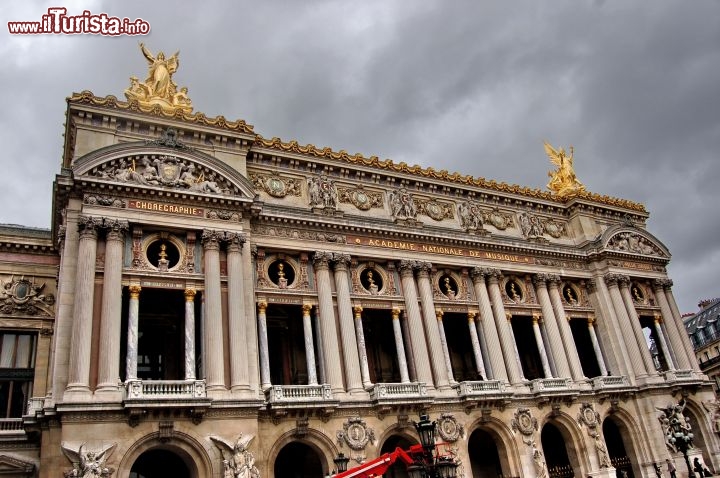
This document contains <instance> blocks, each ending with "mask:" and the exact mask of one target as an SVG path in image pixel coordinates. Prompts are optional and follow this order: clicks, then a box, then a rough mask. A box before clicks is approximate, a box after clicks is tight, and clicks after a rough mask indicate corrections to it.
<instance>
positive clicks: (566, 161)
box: [544, 141, 585, 198]
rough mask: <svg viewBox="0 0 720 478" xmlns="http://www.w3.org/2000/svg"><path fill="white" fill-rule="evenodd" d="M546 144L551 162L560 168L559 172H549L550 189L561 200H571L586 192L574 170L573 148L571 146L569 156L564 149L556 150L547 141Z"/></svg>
mask: <svg viewBox="0 0 720 478" xmlns="http://www.w3.org/2000/svg"><path fill="white" fill-rule="evenodd" d="M544 143H545V153H546V154H547V155H548V157H549V158H550V162H551V163H553V164H554V165H555V166H557V167H558V169H557V170H555V171H550V172H548V176H549V177H550V182H549V183H548V185H547V187H548V189H549V190H550V191H552V193H553V194H555V195H556V196H558V197H559V198H569V197H571V196H575V195H577V194H578V193H581V192H585V186H584V185H583V183H581V182H580V181H578V179H577V177H576V176H575V170H574V169H573V151H574V150H573V147H572V146H570V155H568V154H567V153H566V152H565V149H564V148H558V149H557V150H556V149H555V148H553V147H552V146H551V145H550V144H549V143H548V142H547V141H545V142H544Z"/></svg>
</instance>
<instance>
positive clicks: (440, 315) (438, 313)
mask: <svg viewBox="0 0 720 478" xmlns="http://www.w3.org/2000/svg"><path fill="white" fill-rule="evenodd" d="M443 315H445V313H444V312H443V311H442V310H440V309H435V318H436V319H437V320H439V321H440V322H442V318H443Z"/></svg>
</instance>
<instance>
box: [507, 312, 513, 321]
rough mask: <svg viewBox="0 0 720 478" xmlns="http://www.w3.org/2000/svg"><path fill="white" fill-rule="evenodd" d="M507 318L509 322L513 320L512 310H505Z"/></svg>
mask: <svg viewBox="0 0 720 478" xmlns="http://www.w3.org/2000/svg"><path fill="white" fill-rule="evenodd" d="M505 318H506V319H507V321H508V322H510V321H511V320H512V314H511V313H510V312H505Z"/></svg>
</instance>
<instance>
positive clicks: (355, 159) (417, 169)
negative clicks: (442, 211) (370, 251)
mask: <svg viewBox="0 0 720 478" xmlns="http://www.w3.org/2000/svg"><path fill="white" fill-rule="evenodd" d="M258 147H261V148H266V149H268V150H273V151H280V152H283V153H296V154H301V155H305V156H312V157H315V158H325V159H331V160H336V161H343V162H346V163H349V164H353V165H356V166H367V167H371V168H374V169H379V170H385V171H389V172H393V173H405V174H409V175H411V176H415V177H417V178H418V179H419V180H428V179H431V180H439V181H447V182H450V183H456V184H463V185H467V186H474V187H479V188H483V189H489V190H494V191H498V192H501V193H508V194H517V195H519V196H524V197H529V198H533V199H536V200H537V199H539V200H546V201H550V202H554V203H558V204H563V205H566V204H569V203H571V202H577V200H587V201H592V202H596V203H600V204H603V205H608V206H612V207H621V208H625V209H629V210H632V211H637V212H640V213H646V212H647V211H646V209H645V206H643V205H642V204H640V203H636V202H633V201H629V200H626V199H619V198H613V197H610V196H605V195H601V194H596V193H591V192H587V191H581V192H577V193H575V194H573V195H571V196H567V197H563V198H560V197H558V196H556V195H553V194H551V193H550V192H547V191H542V190H540V189H533V188H528V187H523V186H519V185H516V184H508V183H505V182H498V181H495V180H487V179H485V178H482V177H479V178H475V177H473V176H471V175H462V174H460V173H458V172H454V173H450V172H448V171H447V170H445V169H443V170H439V171H438V170H436V169H435V168H433V167H428V168H423V167H422V166H419V165H413V166H410V165H408V164H407V163H405V162H400V163H395V162H393V161H392V160H390V159H384V160H381V159H379V158H378V157H377V156H370V157H365V156H363V155H362V154H360V153H356V154H354V155H351V154H349V153H348V152H347V151H345V150H340V151H333V150H332V149H331V148H329V147H324V148H318V147H316V146H315V145H313V144H307V145H305V146H302V145H300V144H299V143H298V142H297V141H295V140H292V141H289V142H284V141H282V140H281V139H280V138H278V137H274V138H272V139H265V138H263V137H262V136H261V135H259V134H258V135H257V136H256V142H255V146H254V149H257V148H258Z"/></svg>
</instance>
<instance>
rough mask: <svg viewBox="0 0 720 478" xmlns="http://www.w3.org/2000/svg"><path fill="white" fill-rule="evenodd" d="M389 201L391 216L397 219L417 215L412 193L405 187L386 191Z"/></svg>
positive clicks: (411, 217) (410, 217)
mask: <svg viewBox="0 0 720 478" xmlns="http://www.w3.org/2000/svg"><path fill="white" fill-rule="evenodd" d="M388 199H389V201H390V211H391V212H392V215H393V217H395V218H397V219H415V217H416V216H417V208H416V207H415V201H414V200H413V197H412V195H411V194H410V193H409V192H408V191H407V189H405V188H401V189H399V190H397V191H390V192H389V193H388Z"/></svg>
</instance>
